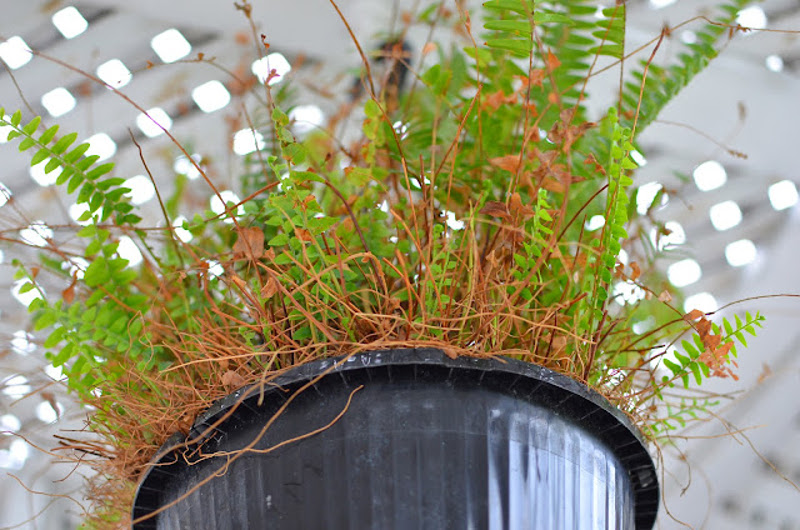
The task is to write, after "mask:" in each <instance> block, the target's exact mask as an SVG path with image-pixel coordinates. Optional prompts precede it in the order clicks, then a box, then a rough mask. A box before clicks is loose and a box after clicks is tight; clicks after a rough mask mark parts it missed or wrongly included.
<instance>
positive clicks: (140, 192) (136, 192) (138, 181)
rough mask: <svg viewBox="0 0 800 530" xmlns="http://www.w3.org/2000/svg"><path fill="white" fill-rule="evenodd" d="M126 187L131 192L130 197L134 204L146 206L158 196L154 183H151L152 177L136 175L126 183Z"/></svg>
mask: <svg viewBox="0 0 800 530" xmlns="http://www.w3.org/2000/svg"><path fill="white" fill-rule="evenodd" d="M125 187H126V188H129V189H130V190H131V191H130V192H128V193H127V194H126V195H128V196H129V197H130V198H131V202H132V203H133V204H144V203H146V202H147V201H149V200H150V199H152V198H153V197H154V196H155V194H156V189H155V188H154V187H153V183H152V182H150V177H147V176H145V175H136V176H135V177H131V178H129V179H128V180H126V181H125Z"/></svg>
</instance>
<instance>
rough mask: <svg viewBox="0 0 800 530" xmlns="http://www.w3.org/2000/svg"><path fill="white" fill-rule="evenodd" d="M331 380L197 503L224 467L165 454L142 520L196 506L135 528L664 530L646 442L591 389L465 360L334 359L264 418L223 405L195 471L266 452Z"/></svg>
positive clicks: (251, 409) (501, 364)
mask: <svg viewBox="0 0 800 530" xmlns="http://www.w3.org/2000/svg"><path fill="white" fill-rule="evenodd" d="M332 367H333V370H331V368H332ZM325 370H331V371H330V372H329V373H327V375H324V376H322V378H321V379H319V380H318V381H317V382H316V383H315V384H314V385H313V386H311V387H309V388H307V389H306V390H304V391H302V392H300V393H297V394H296V397H295V398H294V399H293V400H292V401H291V403H290V404H289V405H288V407H287V408H286V410H285V411H284V412H283V413H282V414H281V415H280V416H279V417H278V419H277V420H276V421H275V422H274V424H272V425H271V426H270V427H269V429H267V430H266V432H265V433H264V434H263V436H262V437H261V438H260V439H259V440H258V442H257V443H256V444H255V445H254V446H253V449H255V450H256V451H251V452H246V453H241V456H239V457H237V458H236V459H233V460H232V461H231V462H230V464H229V465H228V468H227V470H225V471H224V473H223V474H221V475H220V476H217V477H214V478H213V480H210V481H209V482H208V483H206V484H203V485H202V486H200V487H199V488H197V489H196V490H192V489H193V488H194V486H195V485H196V484H198V483H199V482H200V481H201V480H203V479H205V478H207V477H209V476H211V475H213V474H215V473H217V472H218V471H219V470H220V469H221V468H222V467H223V466H224V465H225V460H224V459H223V458H221V457H217V458H214V459H206V460H204V461H201V462H195V463H194V464H193V465H190V466H189V465H186V464H184V463H183V460H184V457H183V455H182V456H180V457H177V458H176V455H175V453H170V452H169V447H167V446H165V450H164V451H162V452H161V454H160V456H159V465H156V466H154V467H152V468H151V469H150V470H149V472H148V474H147V476H146V477H145V479H144V481H143V483H142V485H141V486H140V489H139V492H138V493H137V498H136V503H135V506H134V513H133V515H134V518H139V517H141V516H143V515H146V514H148V513H150V512H152V511H153V510H155V509H156V508H157V507H159V506H163V505H165V504H168V503H169V502H171V501H174V500H176V499H179V498H180V497H181V496H183V495H185V494H186V493H187V492H188V491H190V490H192V493H191V494H190V495H189V496H188V497H187V498H185V499H183V500H181V501H180V502H178V503H177V504H176V505H174V506H172V507H170V508H168V509H166V510H165V511H163V512H162V513H160V514H158V515H156V516H155V517H152V518H150V519H147V520H145V521H142V522H140V523H137V524H136V525H135V526H134V528H135V529H136V530H143V529H151V528H152V529H158V530H173V529H192V530H195V529H198V530H202V529H209V530H210V529H217V530H222V529H231V530H233V529H246V528H250V529H255V528H269V529H286V530H296V529H318V528H319V529H321V528H325V529H332V530H339V529H353V530H361V529H376V530H378V529H380V530H384V529H395V530H406V529H431V530H442V529H477V530H481V529H493V530H500V529H503V530H506V529H509V530H510V529H514V530H517V529H518V530H523V529H524V530H528V529H531V530H558V529H565V530H571V529H581V530H584V529H586V530H589V529H592V530H593V529H598V530H605V529H615V530H633V529H650V528H652V526H653V522H654V520H655V516H656V512H657V510H658V495H659V493H658V482H657V480H656V475H655V468H654V466H653V462H652V460H651V458H650V456H649V455H648V453H647V451H646V449H645V448H644V446H643V444H642V442H641V439H640V438H639V435H638V431H636V430H635V429H634V428H633V427H632V426H631V425H630V423H629V422H628V420H627V418H626V417H625V416H624V415H622V414H621V413H620V412H619V411H617V410H616V409H614V408H613V407H611V406H610V405H609V404H608V403H607V402H606V401H605V400H604V399H602V398H601V397H600V396H599V395H597V394H596V393H594V392H591V391H589V390H588V389H586V388H585V387H584V386H582V385H580V384H579V383H577V382H575V381H573V380H571V379H569V378H566V377H564V376H561V375H559V374H555V373H554V372H552V371H550V370H546V369H543V368H541V367H537V366H533V365H530V364H527V363H521V362H516V361H508V360H505V361H501V360H488V359H472V358H459V359H456V360H451V359H449V358H447V357H446V356H444V354H443V353H442V352H440V351H439V350H430V349H416V350H391V351H383V352H371V353H367V354H362V355H357V356H353V357H352V358H350V359H348V360H347V361H346V362H344V363H343V364H341V365H340V366H338V367H334V361H333V360H326V361H319V362H315V363H311V364H310V365H305V366H302V367H300V368H298V369H294V370H291V371H290V372H289V373H287V375H286V376H284V377H282V378H281V379H280V380H279V381H280V384H281V387H282V390H278V389H275V388H266V389H265V390H264V391H265V396H264V397H265V399H264V401H263V405H262V406H258V401H259V398H260V393H261V389H259V388H256V387H250V388H249V389H243V390H240V391H239V392H237V393H235V394H233V395H231V396H229V397H228V398H226V399H225V400H222V401H221V402H220V403H218V404H216V405H214V406H213V407H212V408H211V409H210V410H209V411H208V412H207V413H206V414H204V415H203V416H201V417H200V418H198V421H197V422H196V424H195V428H194V431H193V433H192V436H197V435H200V434H201V433H204V432H208V431H209V426H210V425H212V424H214V423H215V422H216V421H217V420H218V419H219V418H221V417H222V416H223V415H224V414H225V413H228V412H230V408H231V406H233V405H235V404H236V403H240V405H239V406H238V407H237V408H236V410H235V412H234V413H233V414H232V415H231V416H230V418H228V419H227V420H226V421H225V422H224V423H222V424H220V425H219V426H218V427H216V428H211V432H213V436H210V437H208V440H207V442H206V443H205V445H204V446H203V447H202V449H200V450H199V451H196V452H194V453H192V455H193V456H190V457H189V459H190V460H197V458H196V455H197V453H199V452H202V453H203V454H209V453H211V452H214V451H235V450H237V449H241V448H243V447H245V446H247V445H248V444H251V442H253V441H254V440H255V439H257V438H259V434H260V433H261V431H262V430H263V427H264V425H265V423H266V421H268V420H269V418H271V417H272V416H273V415H274V413H275V412H276V411H277V410H278V408H279V407H280V406H281V405H282V404H283V403H284V401H285V399H286V398H287V397H288V396H291V395H293V392H292V390H296V389H298V388H300V387H301V386H303V384H305V383H306V382H308V381H310V380H312V379H313V378H314V377H315V376H319V375H320V374H321V373H322V372H324V371H325ZM362 385H363V388H361V389H360V390H358V391H356V392H355V393H354V394H352V401H351V403H350V405H349V407H348V408H347V412H346V413H345V414H344V415H342V416H341V417H340V418H339V419H338V420H336V421H335V423H333V425H331V426H330V427H328V428H327V429H324V430H323V431H322V432H321V433H319V434H316V435H313V436H308V437H305V438H303V439H300V440H297V441H295V442H292V443H289V444H285V445H282V446H280V447H278V448H275V449H273V450H270V451H267V452H265V451H263V450H264V449H269V448H272V447H274V446H275V445H276V444H278V443H280V442H282V441H284V440H289V439H294V438H297V437H303V436H304V435H307V434H308V433H310V432H312V431H314V430H316V429H321V428H324V427H325V426H326V425H328V424H330V423H331V422H332V421H333V420H334V419H335V418H336V417H337V416H339V415H340V414H341V413H342V411H343V410H344V409H345V408H346V407H347V400H348V398H349V397H350V395H351V392H353V390H355V389H356V388H359V387H361V386H362ZM248 394H249V395H248ZM243 397H245V399H244V400H242V398H243ZM173 445H174V441H173V444H172V445H170V446H173ZM259 450H261V451H260V452H257V451H259ZM173 462H176V463H173ZM170 463H172V464H170Z"/></svg>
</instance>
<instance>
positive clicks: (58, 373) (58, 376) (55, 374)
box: [44, 364, 64, 381]
mask: <svg viewBox="0 0 800 530" xmlns="http://www.w3.org/2000/svg"><path fill="white" fill-rule="evenodd" d="M44 373H45V374H47V377H49V378H50V379H53V380H54V381H61V380H62V379H64V370H63V369H62V368H61V367H60V366H53V365H52V364H48V365H47V366H45V367H44Z"/></svg>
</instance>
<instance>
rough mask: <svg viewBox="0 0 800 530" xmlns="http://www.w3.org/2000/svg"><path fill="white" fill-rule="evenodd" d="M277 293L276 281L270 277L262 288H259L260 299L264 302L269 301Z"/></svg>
mask: <svg viewBox="0 0 800 530" xmlns="http://www.w3.org/2000/svg"><path fill="white" fill-rule="evenodd" d="M277 292H278V281H277V280H276V279H275V278H274V277H272V276H270V277H269V278H268V279H267V281H266V282H265V283H264V286H263V287H262V288H261V297H262V298H263V299H264V300H269V299H270V298H272V297H273V296H275V293H277Z"/></svg>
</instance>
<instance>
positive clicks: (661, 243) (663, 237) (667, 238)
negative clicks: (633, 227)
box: [650, 221, 686, 250]
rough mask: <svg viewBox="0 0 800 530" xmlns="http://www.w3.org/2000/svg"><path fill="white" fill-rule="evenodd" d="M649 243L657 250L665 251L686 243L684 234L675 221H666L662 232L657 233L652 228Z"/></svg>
mask: <svg viewBox="0 0 800 530" xmlns="http://www.w3.org/2000/svg"><path fill="white" fill-rule="evenodd" d="M650 241H652V242H653V245H654V246H656V247H657V248H658V250H666V249H669V248H672V247H675V246H678V245H683V244H684V243H686V232H685V231H684V230H683V227H682V226H681V224H680V223H679V222H677V221H667V222H666V223H664V230H662V231H659V230H658V229H657V228H653V229H652V231H651V232H650Z"/></svg>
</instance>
